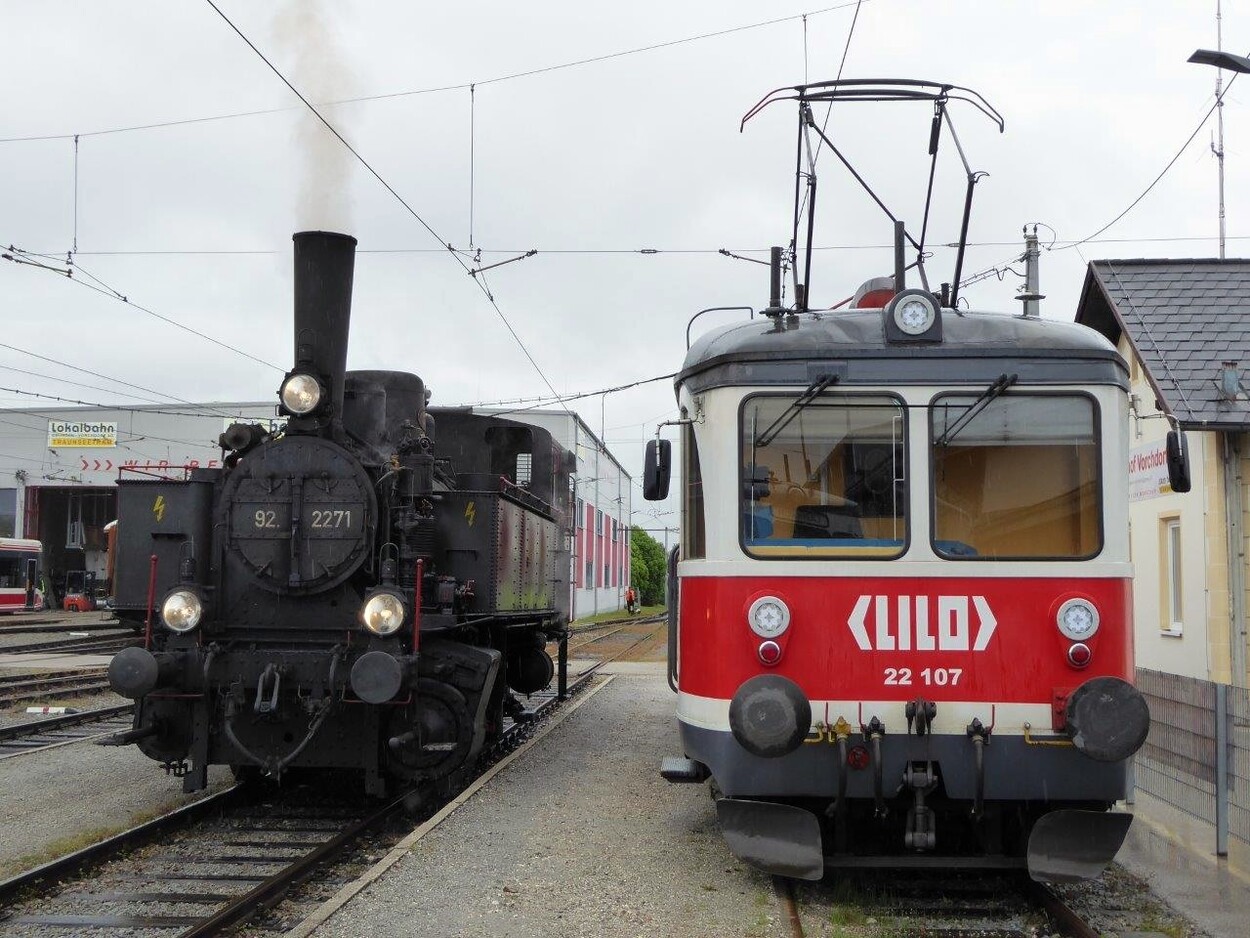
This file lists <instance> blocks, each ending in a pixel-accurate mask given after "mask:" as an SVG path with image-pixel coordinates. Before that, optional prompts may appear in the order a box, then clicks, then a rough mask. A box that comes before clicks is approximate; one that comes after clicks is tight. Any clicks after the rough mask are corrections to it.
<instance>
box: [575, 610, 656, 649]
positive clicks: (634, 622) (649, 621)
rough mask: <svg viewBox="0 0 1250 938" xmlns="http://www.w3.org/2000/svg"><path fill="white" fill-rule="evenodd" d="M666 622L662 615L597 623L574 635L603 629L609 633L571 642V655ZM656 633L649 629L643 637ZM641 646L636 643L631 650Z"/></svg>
mask: <svg viewBox="0 0 1250 938" xmlns="http://www.w3.org/2000/svg"><path fill="white" fill-rule="evenodd" d="M664 620H665V617H664V616H662V615H658V616H647V617H646V618H638V617H632V616H631V617H630V618H628V619H613V620H611V621H608V622H597V623H595V625H594V626H590V627H586V628H582V629H577V630H575V631H574V632H573V633H572V634H573V635H575V636H581V635H582V634H583V633H584V632H588V631H592V630H596V631H597V630H598V629H601V628H608V629H609V631H607V632H600V633H599V634H597V635H592V636H590V637H588V638H585V639H581V640H579V641H570V642H569V654H570V655H572V654H573V653H574V652H575V651H579V650H581V649H583V648H586V647H589V646H591V645H596V644H599V643H602V642H606V641H607V640H608V639H610V638H614V637H615V636H617V635H619V634H621V633H622V632H626V631H630V630H632V629H634V628H637V627H639V626H654V625H657V624H658V623H661V622H663V621H664ZM612 626H615V628H612ZM656 631H657V629H655V628H650V629H647V631H646V634H645V635H644V636H643V638H644V639H646V638H650V637H652V636H653V635H655V633H656ZM639 644H641V641H639V642H635V643H634V644H633V645H631V646H630V649H633V648H635V647H637V646H638V645H639ZM625 653H626V652H622V653H621V654H625Z"/></svg>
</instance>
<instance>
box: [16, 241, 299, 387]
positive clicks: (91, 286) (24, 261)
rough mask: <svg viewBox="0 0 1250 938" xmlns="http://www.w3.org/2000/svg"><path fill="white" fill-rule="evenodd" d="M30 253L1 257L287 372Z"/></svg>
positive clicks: (73, 265) (71, 266) (69, 266)
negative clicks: (40, 259)
mask: <svg viewBox="0 0 1250 938" xmlns="http://www.w3.org/2000/svg"><path fill="white" fill-rule="evenodd" d="M27 253H28V252H26V251H23V250H22V249H21V248H17V247H14V246H13V245H11V244H10V245H9V247H8V250H7V251H5V252H3V253H0V258H2V259H4V260H7V261H12V262H13V263H15V264H19V265H26V266H30V267H36V268H38V269H41V270H49V271H52V272H53V273H56V274H60V275H61V276H63V277H65V279H67V280H69V281H71V282H73V283H76V284H78V285H79V286H81V287H86V288H87V289H88V290H94V291H95V292H97V293H100V294H103V295H104V296H107V297H109V298H110V299H114V300H118V301H119V302H121V303H124V304H126V305H127V306H129V307H131V308H132V309H137V310H138V311H139V312H141V313H146V314H147V315H148V316H151V317H153V318H154V319H159V320H160V321H161V322H164V323H167V324H168V325H171V326H173V327H174V328H175V329H181V330H182V331H183V332H186V333H189V334H190V335H193V336H196V337H197V338H200V339H203V340H205V341H206V342H211V343H212V344H213V345H216V346H218V347H219V348H223V349H225V350H226V351H228V352H233V353H234V354H236V355H241V356H243V357H244V358H248V359H251V360H252V361H254V362H256V363H257V364H258V365H264V366H266V367H267V368H272V369H274V370H275V371H278V372H282V373H285V372H286V369H285V368H282V367H279V366H278V365H275V364H274V363H273V362H268V361H265V360H264V359H263V358H258V357H257V356H255V355H253V354H252V353H251V352H245V351H244V350H243V349H241V348H237V347H236V346H233V345H231V344H230V343H229V342H223V341H222V340H221V339H216V338H214V337H213V336H211V335H208V334H206V333H203V332H200V331H199V330H198V329H193V328H191V327H190V326H188V325H186V324H185V323H181V322H179V321H178V320H176V319H171V318H170V317H168V316H165V315H162V314H161V313H158V312H156V310H154V309H149V308H148V307H146V306H144V305H142V304H141V303H136V302H135V301H134V300H132V299H130V297H128V296H127V295H126V294H124V293H121V292H120V291H118V290H116V289H114V288H113V287H111V286H109V285H108V284H107V283H105V282H104V281H103V280H101V279H100V278H99V277H97V276H96V275H95V274H93V273H91V272H90V271H89V270H86V269H85V268H83V266H82V265H81V264H79V263H77V262H76V261H74V260H72V259H71V260H70V261H69V262H67V263H65V265H64V266H63V267H52V266H50V265H48V264H44V263H41V262H39V261H33V260H30V259H29V258H28V257H26V256H25V255H26V254H27ZM31 256H34V257H46V256H47V255H42V254H32V255H31ZM75 271H82V273H84V274H85V275H86V276H87V277H89V278H90V279H91V280H94V281H95V283H88V282H87V281H85V280H83V279H81V278H79V277H75V276H74V273H75ZM97 377H102V376H97Z"/></svg>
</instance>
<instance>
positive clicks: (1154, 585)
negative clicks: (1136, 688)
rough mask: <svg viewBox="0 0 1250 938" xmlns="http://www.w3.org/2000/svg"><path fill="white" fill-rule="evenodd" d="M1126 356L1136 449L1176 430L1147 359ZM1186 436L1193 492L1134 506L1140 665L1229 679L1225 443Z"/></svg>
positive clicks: (1124, 350)
mask: <svg viewBox="0 0 1250 938" xmlns="http://www.w3.org/2000/svg"><path fill="white" fill-rule="evenodd" d="M1120 354H1121V355H1123V356H1124V358H1125V360H1126V361H1128V362H1129V363H1130V365H1131V369H1130V371H1131V387H1130V393H1131V394H1132V395H1133V399H1134V409H1133V415H1132V416H1131V417H1130V418H1129V419H1130V424H1131V425H1130V427H1129V448H1130V451H1132V450H1134V449H1137V448H1139V447H1143V446H1146V445H1148V444H1157V443H1160V442H1161V441H1162V440H1163V439H1165V438H1166V436H1167V432H1168V430H1169V429H1171V427H1170V425H1169V423H1168V421H1167V420H1166V419H1164V416H1163V412H1162V411H1161V410H1160V409H1159V408H1158V407H1157V406H1156V399H1155V393H1154V389H1153V388H1152V387H1151V386H1150V384H1149V382H1148V381H1147V380H1146V376H1145V373H1144V370H1143V369H1142V367H1141V364H1140V362H1138V361H1137V360H1136V356H1135V355H1134V353H1133V350H1132V348H1131V347H1130V346H1129V345H1128V342H1127V341H1126V340H1125V339H1123V338H1121V340H1120ZM1186 436H1187V439H1188V442H1189V457H1190V475H1191V478H1192V482H1193V486H1192V489H1191V490H1190V491H1189V492H1187V493H1185V494H1179V493H1176V492H1172V491H1170V490H1165V491H1162V492H1161V493H1160V494H1158V495H1157V496H1155V497H1150V498H1145V499H1143V500H1140V501H1134V502H1132V503H1130V505H1129V525H1130V531H1129V543H1130V549H1131V552H1132V553H1131V556H1132V560H1133V570H1134V581H1133V620H1134V621H1133V633H1134V639H1135V644H1136V654H1137V663H1138V665H1139V666H1141V667H1144V668H1150V669H1152V670H1157V671H1167V672H1170V673H1173V674H1183V675H1186V676H1189V677H1195V678H1203V679H1207V680H1214V681H1224V682H1228V681H1229V680H1230V678H1231V671H1230V651H1229V635H1228V632H1229V603H1228V582H1229V579H1228V548H1227V536H1226V533H1225V524H1224V517H1225V515H1224V512H1225V508H1224V484H1223V468H1222V465H1221V457H1220V440H1219V437H1218V435H1217V434H1215V433H1202V432H1198V431H1193V430H1190V431H1187V433H1186ZM1125 468H1126V471H1127V467H1125ZM1244 504H1245V503H1244V501H1243V505H1244ZM1171 519H1178V520H1179V522H1180V540H1181V551H1180V556H1181V605H1182V615H1181V621H1182V628H1181V629H1180V631H1179V633H1178V634H1171V633H1169V631H1167V629H1168V627H1169V626H1170V625H1171V621H1170V620H1171V616H1170V614H1168V610H1167V606H1168V592H1167V589H1168V572H1169V571H1168V567H1167V542H1166V524H1167V522H1168V521H1169V520H1171ZM1242 562H1244V559H1243V561H1242Z"/></svg>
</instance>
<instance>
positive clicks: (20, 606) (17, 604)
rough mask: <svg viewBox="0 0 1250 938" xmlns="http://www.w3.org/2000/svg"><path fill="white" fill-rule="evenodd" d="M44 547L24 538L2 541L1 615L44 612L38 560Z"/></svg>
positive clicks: (0, 562)
mask: <svg viewBox="0 0 1250 938" xmlns="http://www.w3.org/2000/svg"><path fill="white" fill-rule="evenodd" d="M42 551H43V545H42V544H40V543H39V541H36V540H31V539H30V538H23V537H0V613H4V612H30V611H32V610H35V609H42V608H43V592H42V591H41V590H40V589H39V557H40V554H41V553H42Z"/></svg>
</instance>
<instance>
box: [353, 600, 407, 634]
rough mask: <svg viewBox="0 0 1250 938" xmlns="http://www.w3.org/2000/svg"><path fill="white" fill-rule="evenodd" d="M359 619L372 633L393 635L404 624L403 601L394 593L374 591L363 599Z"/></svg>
mask: <svg viewBox="0 0 1250 938" xmlns="http://www.w3.org/2000/svg"><path fill="white" fill-rule="evenodd" d="M360 620H361V622H363V623H364V626H365V628H367V629H368V630H369V631H370V632H372V633H373V634H374V635H381V636H386V635H394V634H395V633H396V632H398V631H399V627H400V626H401V625H403V624H404V601H403V600H402V599H400V598H399V596H398V595H397V594H395V593H390V592H380V593H374V594H373V595H372V596H370V597H369V598H368V599H367V600H365V605H364V608H362V609H361V610H360Z"/></svg>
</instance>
